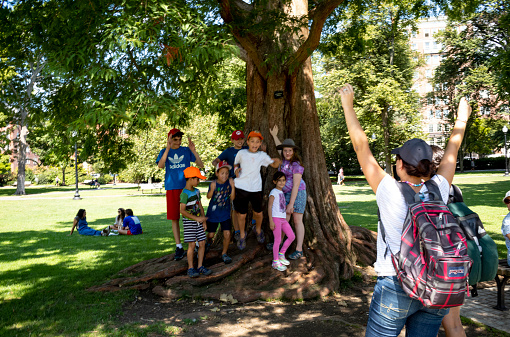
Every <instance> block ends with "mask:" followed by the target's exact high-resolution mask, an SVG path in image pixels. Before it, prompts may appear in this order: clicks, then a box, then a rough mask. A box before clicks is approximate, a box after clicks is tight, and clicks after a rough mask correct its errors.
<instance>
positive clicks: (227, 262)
mask: <svg viewBox="0 0 510 337" xmlns="http://www.w3.org/2000/svg"><path fill="white" fill-rule="evenodd" d="M221 259H222V260H223V262H225V264H229V263H231V262H232V258H231V257H230V256H228V255H227V254H223V255H222V256H221Z"/></svg>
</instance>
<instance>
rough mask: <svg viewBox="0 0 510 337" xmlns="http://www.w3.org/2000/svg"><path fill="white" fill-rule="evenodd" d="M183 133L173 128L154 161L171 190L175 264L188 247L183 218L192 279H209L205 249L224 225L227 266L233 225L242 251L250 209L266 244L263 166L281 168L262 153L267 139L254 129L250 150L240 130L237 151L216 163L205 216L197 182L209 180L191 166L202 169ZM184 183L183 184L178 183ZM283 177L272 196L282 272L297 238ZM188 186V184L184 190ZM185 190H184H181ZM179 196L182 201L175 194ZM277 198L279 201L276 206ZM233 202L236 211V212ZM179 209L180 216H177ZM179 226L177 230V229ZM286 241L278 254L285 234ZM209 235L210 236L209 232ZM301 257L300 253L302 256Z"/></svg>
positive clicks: (276, 160) (275, 179)
mask: <svg viewBox="0 0 510 337" xmlns="http://www.w3.org/2000/svg"><path fill="white" fill-rule="evenodd" d="M182 135H183V133H182V132H181V131H180V130H178V129H172V130H170V132H169V133H168V141H167V148H166V149H163V150H161V152H160V153H159V155H158V158H157V159H156V163H157V164H158V166H159V167H160V168H163V167H165V168H166V172H165V188H166V189H167V193H166V194H167V218H168V219H169V220H172V229H173V233H174V238H175V241H176V246H177V248H176V253H175V257H174V258H175V260H180V259H182V258H183V257H184V249H183V248H182V244H181V242H180V233H179V230H180V228H179V227H178V224H179V215H180V214H182V216H183V231H184V242H186V243H188V250H187V260H188V272H187V273H188V276H189V277H197V276H199V275H210V274H211V270H209V269H207V268H206V267H205V266H203V259H204V254H205V252H206V250H208V248H209V246H210V245H211V243H212V239H213V238H214V235H215V233H216V230H217V228H218V226H219V227H221V230H222V232H223V249H222V255H221V258H222V260H223V262H224V263H225V264H228V263H231V262H232V259H231V258H230V257H229V256H228V255H227V250H228V246H229V244H230V239H231V229H232V226H233V227H234V239H235V241H236V242H237V247H238V248H239V249H240V250H243V249H244V248H245V247H246V236H247V234H246V231H245V226H244V224H245V221H246V216H247V213H248V209H249V205H250V204H251V208H252V211H253V220H254V221H255V230H256V237H257V241H258V242H259V243H264V241H265V237H264V232H263V230H262V218H263V208H262V207H263V193H262V177H261V175H260V168H261V167H262V166H264V167H267V166H271V167H273V168H278V167H279V166H280V164H281V160H280V159H279V158H271V157H270V156H269V155H268V154H267V153H265V152H264V151H259V149H260V147H261V145H262V141H263V139H264V138H263V137H262V135H261V133H260V132H258V131H252V132H250V133H249V134H248V137H247V146H243V143H244V139H245V136H244V133H243V132H242V131H240V130H236V131H234V132H233V133H232V137H231V139H232V143H233V145H234V146H233V147H230V148H228V149H226V150H225V151H223V152H222V153H221V154H220V155H219V156H218V158H216V159H215V160H214V161H213V165H214V166H215V174H216V179H215V180H214V181H212V182H211V184H210V185H209V190H208V192H207V198H208V199H211V201H210V202H209V207H208V209H207V214H205V212H204V208H203V207H202V203H201V197H200V191H199V190H198V189H197V188H196V187H197V185H198V183H199V181H200V180H201V179H202V180H205V179H206V177H204V176H203V175H202V173H201V172H200V170H199V169H198V168H197V167H191V166H190V162H192V161H195V162H196V163H197V165H198V166H199V167H203V163H202V161H201V160H200V157H199V156H198V153H197V152H196V150H195V146H194V144H193V143H192V141H191V139H189V138H188V140H189V147H181V146H180V144H181V139H182ZM180 179H181V180H182V182H181V183H179V180H180ZM285 181H286V179H285V174H283V173H282V172H277V173H276V174H275V175H274V177H273V182H274V183H275V185H276V187H275V189H273V191H271V194H270V196H269V205H268V206H269V210H268V211H269V215H270V227H271V229H272V230H273V233H274V236H275V242H274V245H273V247H274V249H273V255H274V261H273V267H274V268H275V269H277V270H280V271H283V270H285V269H286V265H289V261H287V260H286V259H285V251H286V249H287V248H288V246H289V245H290V244H291V243H292V241H293V240H294V238H295V235H294V233H293V231H292V229H291V227H290V225H289V224H288V222H287V214H286V209H287V206H286V200H285V195H284V194H283V192H282V188H283V187H284V186H285ZM183 184H184V186H182V185H183ZM180 186H182V190H180V189H179V188H180ZM177 193H179V198H178V200H179V201H178V203H177V202H176V196H177ZM275 200H276V202H275ZM232 204H233V206H234V207H233V209H232V207H231V206H232ZM176 205H178V213H177V212H176ZM174 224H176V226H174ZM282 230H283V231H284V233H285V234H286V236H287V240H286V241H285V243H284V244H283V246H282V248H281V249H280V250H278V249H279V247H280V241H281V232H282ZM206 232H207V233H206ZM195 242H197V243H198V251H197V256H198V266H197V268H194V261H193V257H194V253H195V251H196V245H195V244H194V243H195ZM300 256H302V255H300Z"/></svg>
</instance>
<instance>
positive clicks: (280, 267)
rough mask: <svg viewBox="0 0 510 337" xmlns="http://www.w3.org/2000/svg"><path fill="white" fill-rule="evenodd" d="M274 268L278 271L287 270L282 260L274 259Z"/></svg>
mask: <svg viewBox="0 0 510 337" xmlns="http://www.w3.org/2000/svg"><path fill="white" fill-rule="evenodd" d="M273 268H274V269H276V270H278V271H285V270H287V267H286V266H284V265H283V264H282V263H281V262H280V261H277V260H273Z"/></svg>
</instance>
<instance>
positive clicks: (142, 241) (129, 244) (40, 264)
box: [0, 213, 174, 336]
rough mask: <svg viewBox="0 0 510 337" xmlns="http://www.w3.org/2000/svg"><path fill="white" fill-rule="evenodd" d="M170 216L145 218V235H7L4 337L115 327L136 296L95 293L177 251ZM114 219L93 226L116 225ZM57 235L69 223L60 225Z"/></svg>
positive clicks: (2, 279)
mask: <svg viewBox="0 0 510 337" xmlns="http://www.w3.org/2000/svg"><path fill="white" fill-rule="evenodd" d="M162 217H164V218H166V214H165V213H161V214H155V215H148V216H146V215H144V216H143V217H141V221H142V227H143V226H144V223H145V224H146V225H145V228H144V234H142V235H136V236H121V235H119V236H109V237H100V236H98V237H92V236H83V235H79V234H78V233H77V232H75V234H73V235H72V236H68V231H66V232H65V233H63V232H61V231H60V232H56V231H52V230H40V231H35V230H34V231H25V232H23V234H22V235H20V233H19V232H2V235H1V237H0V245H2V247H3V249H2V250H0V261H2V263H5V264H11V265H12V266H13V267H11V268H4V271H3V272H2V273H1V274H0V284H1V285H2V288H3V292H2V293H1V296H2V302H3V303H2V305H1V306H0V322H1V324H0V335H1V336H15V335H18V336H28V335H30V334H34V335H40V334H42V335H49V336H55V335H65V336H73V335H76V336H78V335H83V334H84V333H86V332H87V331H88V332H90V331H93V330H94V329H95V328H97V326H98V325H102V324H104V323H108V322H111V321H112V319H113V316H116V314H117V313H118V312H119V311H120V307H121V305H122V303H123V302H125V301H126V299H127V298H128V297H129V296H132V294H133V292H131V291H128V292H124V291H122V292H118V293H89V292H87V291H86V290H85V289H87V288H89V287H90V286H93V285H97V284H101V283H103V282H104V281H105V280H107V279H110V278H111V277H112V276H113V275H114V274H115V273H117V272H118V271H120V270H122V269H124V268H126V267H129V266H131V265H133V264H135V263H138V262H140V261H142V260H146V259H150V258H155V257H159V256H163V255H166V254H169V253H170V249H171V250H173V249H174V248H173V247H174V241H173V237H172V235H171V231H170V230H169V227H168V222H167V221H166V220H162ZM110 222H111V218H105V219H98V220H95V221H93V222H91V223H89V225H90V226H91V227H93V228H96V229H98V228H100V227H99V226H98V224H110ZM55 226H56V227H57V228H56V230H58V229H60V228H62V227H65V228H67V229H70V227H69V223H64V222H61V223H57V224H56V225H55Z"/></svg>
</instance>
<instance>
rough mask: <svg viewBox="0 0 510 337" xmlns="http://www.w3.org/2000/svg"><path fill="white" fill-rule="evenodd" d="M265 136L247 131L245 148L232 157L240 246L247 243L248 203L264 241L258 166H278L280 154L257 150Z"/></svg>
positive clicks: (261, 238) (260, 239) (258, 232)
mask: <svg viewBox="0 0 510 337" xmlns="http://www.w3.org/2000/svg"><path fill="white" fill-rule="evenodd" d="M262 140H264V137H262V135H261V134H260V132H258V131H252V132H250V134H249V135H248V142H247V143H248V149H245V150H241V151H239V152H238V153H237V156H236V159H235V161H234V167H235V174H236V178H235V179H234V183H235V187H236V191H235V193H236V198H235V200H234V207H235V209H236V211H237V212H238V213H239V215H238V218H237V219H238V222H239V230H240V232H241V235H240V236H241V238H240V240H239V241H238V242H237V247H238V248H239V249H241V250H242V249H244V248H245V247H246V234H245V232H244V227H245V222H246V214H247V213H248V205H249V203H251V207H252V209H253V219H255V228H256V231H257V241H258V242H259V243H264V232H263V231H262V177H261V176H260V168H261V167H262V166H265V167H267V166H268V165H270V166H271V167H274V168H278V166H280V164H281V160H280V159H279V158H271V157H269V156H268V155H267V153H265V152H263V151H259V148H260V146H261V145H262Z"/></svg>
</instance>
